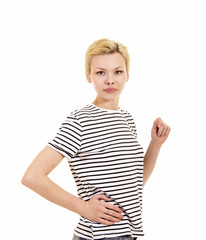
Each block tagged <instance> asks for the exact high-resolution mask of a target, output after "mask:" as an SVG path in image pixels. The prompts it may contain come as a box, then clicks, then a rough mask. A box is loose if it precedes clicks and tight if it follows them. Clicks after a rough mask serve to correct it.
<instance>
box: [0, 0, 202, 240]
mask: <svg viewBox="0 0 206 240" xmlns="http://www.w3.org/2000/svg"><path fill="white" fill-rule="evenodd" d="M205 12H206V7H205V1H199V0H195V1H190V0H187V1H183V0H173V1H165V0H162V1H160V0H157V1H149V0H148V1H130V0H128V1H121V0H109V1H108V0H104V1H97V0H87V1H84V0H76V1H61V0H60V1H52V0H50V1H46V0H41V1H40V0H36V1H28V0H27V1H26V0H25V1H23V0H19V1H10V0H1V2H0V35H1V36H0V80H1V82H0V84H1V85H0V104H1V111H0V112H1V118H0V121H1V124H0V131H1V138H0V141H1V142H0V147H1V166H0V178H1V179H0V184H1V185H0V190H1V192H0V193H1V198H0V201H1V205H0V218H1V231H0V238H1V239H9V240H10V239H21V240H28V239H29V240H36V239H39V240H41V239H42V240H43V239H50V240H54V239H61V240H69V239H72V233H73V228H74V227H75V226H76V224H77V221H78V216H77V215H75V214H74V213H72V212H69V211H68V210H66V209H63V208H61V207H59V206H57V205H54V204H52V203H50V202H48V201H46V200H44V199H43V198H42V197H40V196H38V195H37V194H35V193H34V192H33V191H31V190H29V189H27V188H26V187H24V186H23V185H21V178H22V176H23V174H24V172H25V170H26V168H27V167H28V165H29V164H30V162H31V161H32V160H33V159H34V157H35V156H36V155H37V153H38V152H39V151H40V150H41V149H42V148H43V147H44V146H45V145H46V144H47V142H48V141H50V140H51V138H53V137H54V135H55V133H56V131H57V130H58V127H59V126H60V124H61V123H62V121H63V120H64V119H65V117H66V116H67V115H68V114H69V113H70V111H72V110H74V109H77V108H79V107H82V106H85V105H86V104H87V103H91V102H92V101H93V100H94V98H95V92H94V90H93V87H92V86H91V85H90V84H89V83H87V81H86V79H85V76H84V54H85V51H86V49H87V47H88V46H89V45H90V44H91V43H92V42H93V41H95V40H97V39H99V38H103V37H106V38H110V39H113V40H117V41H120V42H122V43H123V44H125V45H126V46H127V47H128V50H129V52H130V56H131V71H130V80H129V82H128V83H127V86H126V88H125V90H124V93H123V94H122V96H121V101H120V106H121V107H122V108H125V109H127V110H128V111H130V112H131V113H132V115H133V117H134V118H135V121H136V125H137V128H138V136H139V141H140V143H141V144H142V146H143V147H144V149H145V150H146V149H147V146H148V143H149V140H150V129H151V127H152V123H153V121H154V120H155V118H156V117H159V116H160V117H162V119H163V120H164V121H165V122H166V123H168V124H169V125H170V126H171V128H172V131H171V134H170V137H169V139H168V140H167V142H166V143H165V144H164V146H163V147H162V150H161V153H160V155H159V158H158V162H157V165H156V167H155V170H154V172H153V174H152V176H151V178H150V180H149V181H148V183H147V185H146V186H145V189H144V206H143V208H144V209H143V218H144V229H145V237H144V239H145V240H165V239H167V240H174V239H187V240H190V239H206V234H205V230H204V229H205V214H206V210H205V202H206V197H205V196H206V194H205V182H206V181H205V161H206V157H205V132H206V128H205V121H206V114H205V102H206V98H205V83H204V82H205V80H206V44H205V43H206V14H205ZM50 177H51V178H52V179H53V180H54V181H55V182H56V183H58V184H59V185H60V186H61V187H63V188H65V189H66V190H68V191H69V192H71V193H73V194H76V188H75V184H74V181H73V178H72V176H71V173H70V170H69V166H68V165H67V160H66V159H64V160H63V161H62V163H60V165H59V166H58V167H57V168H56V169H55V170H54V171H53V172H52V173H51V175H50ZM3 236H4V237H3Z"/></svg>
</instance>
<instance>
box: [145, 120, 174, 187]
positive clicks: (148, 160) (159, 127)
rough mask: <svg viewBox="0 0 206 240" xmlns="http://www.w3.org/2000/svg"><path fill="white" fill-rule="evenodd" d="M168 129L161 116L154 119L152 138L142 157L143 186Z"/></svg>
mask: <svg viewBox="0 0 206 240" xmlns="http://www.w3.org/2000/svg"><path fill="white" fill-rule="evenodd" d="M170 130H171V128H170V127H169V126H168V125H167V124H165V123H164V122H163V121H162V119H161V118H157V119H156V120H155V121H154V124H153V127H152V131H151V137H152V139H151V142H150V144H149V147H148V149H147V152H146V154H145V157H144V173H143V186H144V185H145V183H146V182H147V180H148V179H149V177H150V175H151V174H152V171H153V169H154V167H155V164H156V161H157V157H158V154H159V151H160V148H161V146H162V144H163V143H164V142H165V141H166V139H167V137H168V136H169V133H170Z"/></svg>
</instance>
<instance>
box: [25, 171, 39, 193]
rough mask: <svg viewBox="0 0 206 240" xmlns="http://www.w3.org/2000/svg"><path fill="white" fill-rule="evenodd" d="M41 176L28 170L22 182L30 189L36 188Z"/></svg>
mask: <svg viewBox="0 0 206 240" xmlns="http://www.w3.org/2000/svg"><path fill="white" fill-rule="evenodd" d="M39 178H40V176H37V175H36V174H34V173H31V172H26V173H25V174H24V176H23V178H22V179H21V183H22V184H23V185H24V186H26V187H28V188H30V189H35V188H36V186H37V185H38V179H39Z"/></svg>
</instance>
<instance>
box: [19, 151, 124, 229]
mask: <svg viewBox="0 0 206 240" xmlns="http://www.w3.org/2000/svg"><path fill="white" fill-rule="evenodd" d="M63 158H64V156H63V155H61V154H60V153H58V152H57V151H55V150H54V149H52V148H50V147H49V146H46V147H45V148H44V149H43V150H42V151H41V152H40V153H39V154H38V155H37V157H36V158H35V159H34V160H33V162H32V163H31V165H30V166H29V167H28V169H27V170H26V172H25V174H24V176H23V178H22V184H23V185H25V186H27V187H28V188H30V189H32V190H33V191H35V192H36V193H38V194H39V195H41V196H42V197H44V198H45V199H47V200H49V201H51V202H53V203H55V204H58V205H59V206H61V207H64V208H66V209H68V210H70V211H73V212H75V213H77V214H79V215H80V216H84V217H86V218H88V219H90V220H92V221H95V222H100V223H103V224H106V225H111V224H113V223H114V222H119V221H120V220H121V219H122V215H121V212H122V211H121V209H119V208H118V207H116V206H114V205H112V204H109V203H107V202H106V201H108V200H109V199H108V198H107V197H106V196H104V195H98V196H94V197H92V198H91V199H90V200H89V201H87V202H85V201H84V200H82V199H80V198H78V197H76V196H74V195H72V194H70V193H69V192H67V191H65V190H64V189H62V188H61V187H60V186H58V185H57V184H56V183H54V182H53V181H52V180H51V179H50V178H49V177H48V174H49V173H50V172H51V171H52V170H53V169H54V168H55V167H56V166H57V165H58V164H59V163H60V162H61V160H62V159H63ZM100 200H104V201H100Z"/></svg>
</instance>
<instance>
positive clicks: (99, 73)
mask: <svg viewBox="0 0 206 240" xmlns="http://www.w3.org/2000/svg"><path fill="white" fill-rule="evenodd" d="M96 74H97V75H104V72H103V71H99V72H97V73H96Z"/></svg>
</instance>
